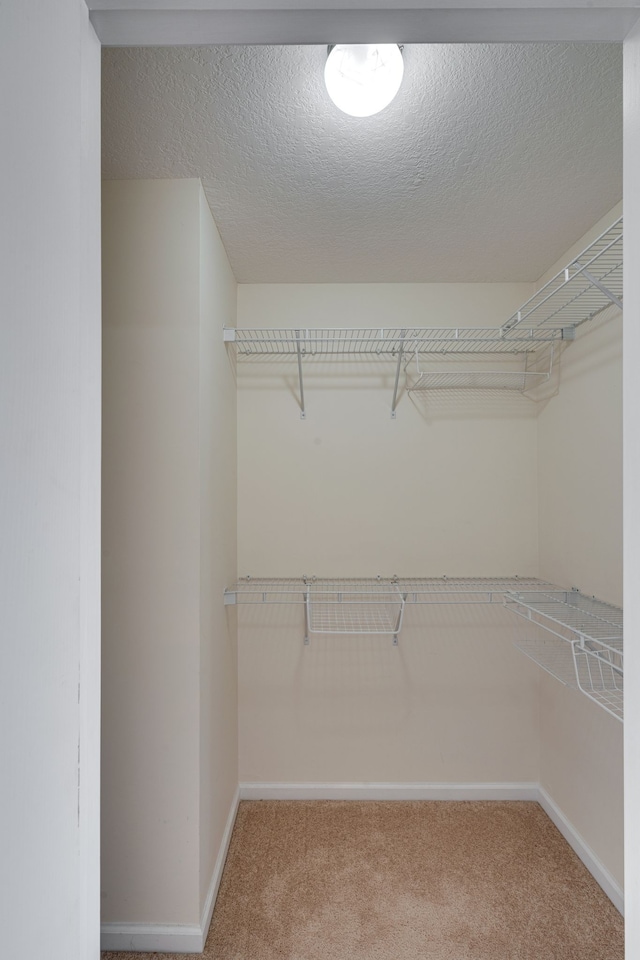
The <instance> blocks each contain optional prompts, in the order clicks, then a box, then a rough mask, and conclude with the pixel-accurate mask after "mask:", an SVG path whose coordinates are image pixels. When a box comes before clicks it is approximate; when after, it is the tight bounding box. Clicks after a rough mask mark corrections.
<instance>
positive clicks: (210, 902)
mask: <svg viewBox="0 0 640 960" xmlns="http://www.w3.org/2000/svg"><path fill="white" fill-rule="evenodd" d="M239 803H240V787H236V792H235V794H234V796H233V800H232V801H231V808H230V810H229V816H228V817H227V822H226V824H225V828H224V833H223V834H222V840H221V842H220V849H219V850H218V856H217V858H216V862H215V865H214V868H213V874H212V876H211V883H210V884H209V890H208V891H207V896H206V898H205V901H204V907H203V908H202V916H201V918H200V929H201V930H202V946H201V947H200V949H201V950H204V945H205V941H206V939H207V934H208V933H209V926H210V924H211V917H212V916H213V908H214V907H215V905H216V897H217V896H218V890H219V889H220V881H221V880H222V871H223V870H224V864H225V861H226V859H227V853H228V852H229V844H230V843H231V834H232V833H233V825H234V823H235V822H236V816H237V814H238V804H239Z"/></svg>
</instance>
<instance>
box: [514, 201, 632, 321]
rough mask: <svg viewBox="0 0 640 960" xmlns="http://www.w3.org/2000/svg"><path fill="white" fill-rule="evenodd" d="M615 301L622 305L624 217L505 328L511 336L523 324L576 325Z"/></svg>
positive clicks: (584, 251)
mask: <svg viewBox="0 0 640 960" xmlns="http://www.w3.org/2000/svg"><path fill="white" fill-rule="evenodd" d="M612 303H614V304H615V305H616V306H617V307H619V308H620V309H622V217H621V218H620V219H619V220H616V222H615V223H614V224H612V225H611V226H610V227H609V228H608V229H607V230H605V232H604V233H602V234H601V235H600V236H599V237H598V238H597V239H596V240H594V241H593V243H591V244H589V246H588V247H587V248H586V249H585V250H583V251H582V253H581V254H579V256H577V257H576V258H575V259H574V260H572V261H571V263H569V264H567V266H566V267H565V268H564V270H561V271H560V273H558V274H556V276H555V277H553V278H552V279H551V280H549V282H548V283H546V284H545V285H544V286H543V287H541V289H540V290H538V292H537V293H535V294H534V295H533V297H531V298H530V299H529V300H527V302H526V303H524V304H523V305H522V306H521V307H520V309H519V310H518V311H517V312H516V313H515V314H514V315H513V316H512V317H510V318H509V320H507V322H506V323H505V324H504V325H503V327H502V330H503V332H504V333H505V335H507V336H508V335H510V334H511V332H514V331H515V330H517V328H518V327H520V326H522V327H525V328H534V329H541V328H547V329H556V328H566V327H574V328H575V327H577V326H579V325H580V324H581V323H584V322H585V321H586V320H591V319H592V318H593V317H595V316H596V315H597V314H598V313H600V312H601V311H602V310H603V309H604V308H605V307H608V306H610V305H611V304H612Z"/></svg>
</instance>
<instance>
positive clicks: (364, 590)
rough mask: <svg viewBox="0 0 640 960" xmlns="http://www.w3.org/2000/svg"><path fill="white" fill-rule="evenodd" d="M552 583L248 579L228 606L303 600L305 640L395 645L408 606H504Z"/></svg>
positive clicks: (227, 597) (229, 596)
mask: <svg viewBox="0 0 640 960" xmlns="http://www.w3.org/2000/svg"><path fill="white" fill-rule="evenodd" d="M545 587H551V585H550V584H545V583H544V582H543V581H540V580H537V579H535V578H524V579H523V578H520V577H497V578H486V577H476V578H448V577H435V578H415V577H414V578H399V577H363V578H338V579H324V578H317V577H304V576H303V577H297V578H296V577H292V578H280V579H273V578H266V579H252V578H251V577H246V578H244V579H242V580H240V581H238V583H237V584H236V585H235V586H234V587H233V588H231V589H228V590H225V594H224V602H225V604H256V603H265V604H270V603H271V604H272V603H278V604H280V603H282V604H303V605H304V608H305V643H308V642H309V635H310V634H312V633H318V634H340V635H342V636H348V635H352V634H367V635H381V634H384V635H387V636H392V637H393V642H394V644H397V642H398V635H399V633H400V631H401V629H402V625H403V621H404V613H405V608H406V606H407V605H413V604H500V605H502V604H503V602H504V599H505V596H506V595H507V593H509V592H510V591H512V590H515V589H524V590H535V589H542V588H545Z"/></svg>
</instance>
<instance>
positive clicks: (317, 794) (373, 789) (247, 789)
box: [240, 783, 538, 800]
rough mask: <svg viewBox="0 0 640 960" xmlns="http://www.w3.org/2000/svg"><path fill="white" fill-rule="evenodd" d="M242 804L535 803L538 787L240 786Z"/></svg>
mask: <svg viewBox="0 0 640 960" xmlns="http://www.w3.org/2000/svg"><path fill="white" fill-rule="evenodd" d="M240 799H241V800H537V799H538V784H537V783H241V784H240Z"/></svg>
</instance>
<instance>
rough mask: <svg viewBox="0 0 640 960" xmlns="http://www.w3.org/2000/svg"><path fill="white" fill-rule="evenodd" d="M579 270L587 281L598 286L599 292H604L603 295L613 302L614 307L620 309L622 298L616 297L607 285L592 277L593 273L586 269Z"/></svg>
mask: <svg viewBox="0 0 640 960" xmlns="http://www.w3.org/2000/svg"><path fill="white" fill-rule="evenodd" d="M580 272H581V273H582V276H583V277H584V278H585V279H586V280H588V281H589V283H592V284H593V285H594V287H597V288H598V290H599V291H600V293H604V295H605V297H608V299H609V300H611V303H615V305H616V307H618V309H619V310H622V300H620V299H619V298H618V297H616V296H615V294H613V293H611V290H609V288H608V287H605V285H604V283H601V282H600V280H598V279H597V278H596V277H594V276H593V274H592V273H590V272H589V271H588V270H581V271H580Z"/></svg>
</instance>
